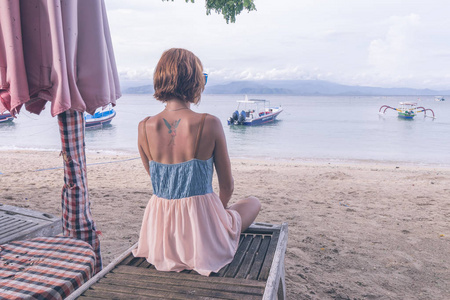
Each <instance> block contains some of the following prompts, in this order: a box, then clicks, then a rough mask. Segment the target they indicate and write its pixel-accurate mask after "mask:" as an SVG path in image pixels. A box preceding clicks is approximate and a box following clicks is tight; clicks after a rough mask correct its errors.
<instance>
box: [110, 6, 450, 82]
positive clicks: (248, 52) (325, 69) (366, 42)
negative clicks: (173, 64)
mask: <svg viewBox="0 0 450 300" xmlns="http://www.w3.org/2000/svg"><path fill="white" fill-rule="evenodd" d="M255 4H256V7H257V9H258V10H257V11H255V12H251V13H247V12H243V13H242V14H241V15H239V16H238V17H237V22H236V24H226V23H225V21H224V20H223V18H222V16H220V15H217V14H213V15H211V16H206V13H205V7H204V0H203V1H199V0H197V1H196V3H195V4H190V3H185V1H184V0H176V1H174V2H162V1H160V0H155V1H148V0H128V1H121V0H106V5H107V9H108V18H109V23H110V27H111V33H112V37H113V43H114V51H115V54H116V59H117V65H118V68H119V72H120V77H121V79H123V80H149V81H151V78H152V73H153V68H154V67H155V65H156V63H157V61H158V59H159V57H160V56H161V54H162V52H163V51H164V50H166V49H168V48H172V47H182V48H187V49H189V50H192V51H193V52H194V53H195V54H197V55H198V56H199V57H200V59H201V60H202V62H203V64H204V67H205V69H206V70H207V71H208V72H209V74H210V77H209V80H210V82H220V81H232V80H261V79H278V80H289V79H321V80H328V81H334V82H338V83H342V84H350V85H369V86H382V87H394V86H397V87H399V86H401V87H412V88H434V89H450V81H449V80H450V43H449V42H448V41H450V31H449V30H448V28H450V18H448V16H447V15H446V14H447V11H448V8H450V4H449V3H448V2H447V0H435V1H431V2H425V1H419V0H410V1H408V5H405V1H402V0H391V1H375V0H365V1H360V0H340V1H339V0H338V1H336V0H323V1H313V0H305V1H298V0H278V1H273V0H270V1H269V0H256V1H255ZM446 8H447V9H446Z"/></svg>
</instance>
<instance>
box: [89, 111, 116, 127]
mask: <svg viewBox="0 0 450 300" xmlns="http://www.w3.org/2000/svg"><path fill="white" fill-rule="evenodd" d="M115 116H116V111H115V110H114V109H112V108H111V107H109V108H108V109H106V110H101V111H97V112H96V113H94V114H93V115H90V114H88V113H85V115H84V119H85V120H86V128H92V127H100V126H103V125H106V124H109V123H111V121H112V119H113V118H114V117H115Z"/></svg>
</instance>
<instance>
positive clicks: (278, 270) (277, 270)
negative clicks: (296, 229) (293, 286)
mask: <svg viewBox="0 0 450 300" xmlns="http://www.w3.org/2000/svg"><path fill="white" fill-rule="evenodd" d="M287 241H288V225H287V223H283V225H282V226H281V229H280V234H279V237H278V242H277V247H276V251H275V254H274V257H273V260H272V266H271V269H270V273H269V277H268V278H267V283H266V288H265V291H264V296H263V300H272V299H275V298H276V296H277V297H278V299H280V300H283V299H285V298H286V283H285V269H284V257H285V254H286V247H287ZM280 285H281V286H280Z"/></svg>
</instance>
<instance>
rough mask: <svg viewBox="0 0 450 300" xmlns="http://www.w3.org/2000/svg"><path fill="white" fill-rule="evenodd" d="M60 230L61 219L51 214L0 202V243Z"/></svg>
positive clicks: (46, 234) (52, 233) (51, 234)
mask: <svg viewBox="0 0 450 300" xmlns="http://www.w3.org/2000/svg"><path fill="white" fill-rule="evenodd" d="M61 232H62V225H61V219H60V218H57V217H55V216H53V215H50V214H46V213H41V212H38V211H33V210H30V209H26V208H21V207H16V206H12V205H6V204H1V203H0V245H1V244H6V243H8V242H11V241H16V240H24V239H30V238H33V237H38V236H56V235H58V234H59V233H61Z"/></svg>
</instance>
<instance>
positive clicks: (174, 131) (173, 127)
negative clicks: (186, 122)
mask: <svg viewBox="0 0 450 300" xmlns="http://www.w3.org/2000/svg"><path fill="white" fill-rule="evenodd" d="M163 120H164V123H165V124H166V126H167V128H169V134H170V135H171V136H172V138H171V139H170V142H169V146H173V145H175V137H176V135H177V127H178V124H180V121H181V119H179V120H178V121H173V122H172V124H170V123H169V121H167V120H166V119H164V118H163Z"/></svg>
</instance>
